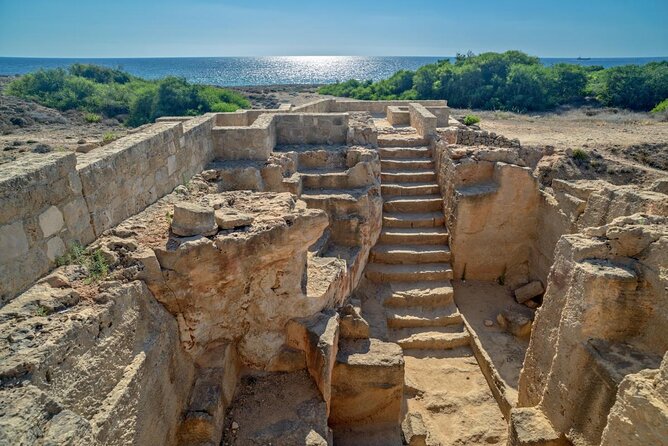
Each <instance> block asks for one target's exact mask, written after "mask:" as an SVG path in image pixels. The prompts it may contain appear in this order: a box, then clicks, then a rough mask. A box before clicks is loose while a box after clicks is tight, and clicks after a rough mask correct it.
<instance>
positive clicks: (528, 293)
mask: <svg viewBox="0 0 668 446" xmlns="http://www.w3.org/2000/svg"><path fill="white" fill-rule="evenodd" d="M544 292H545V288H543V284H542V283H541V282H540V280H534V281H533V282H529V283H527V284H526V285H524V286H523V287H520V288H518V289H516V290H515V300H517V302H519V303H521V304H523V303H524V302H526V301H527V300H529V299H533V298H534V297H536V296H540V295H541V294H543V293H544Z"/></svg>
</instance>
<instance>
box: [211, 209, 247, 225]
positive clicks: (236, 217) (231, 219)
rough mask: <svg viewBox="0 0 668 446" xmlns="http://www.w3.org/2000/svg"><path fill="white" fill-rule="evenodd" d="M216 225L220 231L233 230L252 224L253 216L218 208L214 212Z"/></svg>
mask: <svg viewBox="0 0 668 446" xmlns="http://www.w3.org/2000/svg"><path fill="white" fill-rule="evenodd" d="M214 215H215V218H216V224H217V225H218V227H219V228H220V229H234V228H240V227H243V226H249V225H250V224H252V223H253V216H252V215H248V214H244V213H242V212H239V211H236V210H234V209H231V208H220V209H217V210H216V212H215V214H214Z"/></svg>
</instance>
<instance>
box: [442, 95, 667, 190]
mask: <svg viewBox="0 0 668 446" xmlns="http://www.w3.org/2000/svg"><path fill="white" fill-rule="evenodd" d="M452 113H453V116H454V117H456V118H460V117H463V116H465V115H466V114H469V113H473V114H476V115H477V116H479V117H480V118H481V122H480V128H482V129H483V130H488V131H490V132H495V133H499V134H502V135H504V136H506V137H508V138H518V139H519V140H520V141H521V143H522V145H523V146H528V147H531V146H534V147H543V148H544V147H547V148H548V149H549V151H553V152H554V154H553V155H551V156H549V157H546V158H545V159H544V162H543V166H542V169H541V170H542V172H541V173H540V177H541V181H543V183H544V184H546V185H549V182H550V181H551V180H552V179H553V178H562V179H605V180H607V181H610V182H612V183H614V184H639V185H649V184H651V183H652V182H653V181H655V180H656V179H658V178H661V177H665V176H666V175H668V117H667V116H666V115H652V114H650V113H635V112H630V111H625V110H619V109H611V108H587V107H584V108H576V109H563V110H559V111H556V112H552V113H538V114H517V113H510V112H492V111H472V110H464V109H453V111H452ZM574 151H575V153H578V152H580V151H582V152H584V154H585V156H584V157H583V156H580V157H578V156H576V157H574V156H573V153H574ZM582 152H580V153H582Z"/></svg>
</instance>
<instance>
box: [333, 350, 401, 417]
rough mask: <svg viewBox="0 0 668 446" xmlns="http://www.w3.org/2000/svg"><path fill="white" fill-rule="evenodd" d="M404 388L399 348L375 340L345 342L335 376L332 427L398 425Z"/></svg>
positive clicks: (338, 358)
mask: <svg viewBox="0 0 668 446" xmlns="http://www.w3.org/2000/svg"><path fill="white" fill-rule="evenodd" d="M403 386H404V358H403V353H402V351H401V347H399V345H397V344H395V343H393V342H383V341H380V340H378V339H373V338H372V339H355V340H342V341H341V342H340V344H339V351H338V354H337V357H336V364H335V365H334V370H333V374H332V404H331V412H330V417H329V421H330V425H332V426H341V425H360V424H362V425H364V424H373V423H390V424H396V423H398V422H399V415H400V413H401V402H402V396H403Z"/></svg>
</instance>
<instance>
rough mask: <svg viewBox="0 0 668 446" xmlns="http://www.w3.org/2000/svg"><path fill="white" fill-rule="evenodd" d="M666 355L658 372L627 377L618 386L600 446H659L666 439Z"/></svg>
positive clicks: (667, 388) (667, 374) (667, 378)
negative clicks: (640, 445) (653, 445)
mask: <svg viewBox="0 0 668 446" xmlns="http://www.w3.org/2000/svg"><path fill="white" fill-rule="evenodd" d="M666 405H668V355H667V356H664V358H663V362H662V363H661V367H660V368H659V370H643V371H641V372H638V373H636V374H633V375H628V376H626V378H624V381H622V383H621V384H620V386H619V391H618V392H617V400H616V401H615V405H614V406H613V407H612V409H611V410H610V415H608V424H607V425H606V427H605V431H603V438H602V440H601V446H625V445H632V444H656V445H659V444H663V443H665V442H666V439H668V413H666V409H665V408H666Z"/></svg>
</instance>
